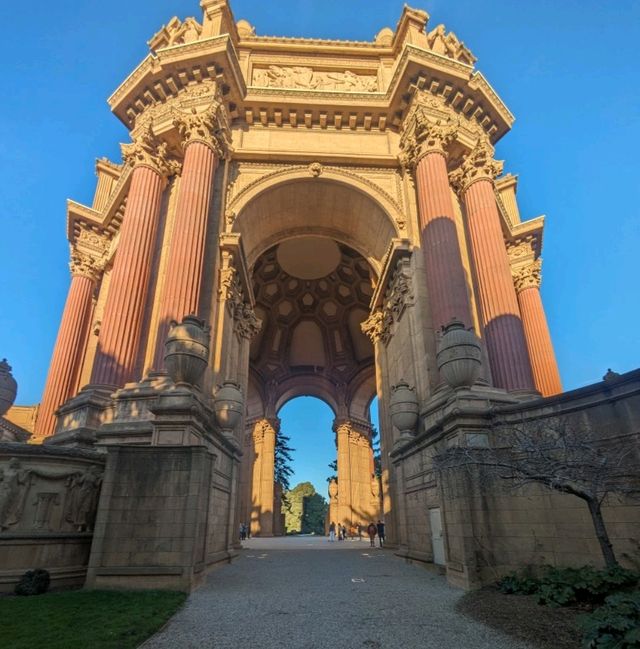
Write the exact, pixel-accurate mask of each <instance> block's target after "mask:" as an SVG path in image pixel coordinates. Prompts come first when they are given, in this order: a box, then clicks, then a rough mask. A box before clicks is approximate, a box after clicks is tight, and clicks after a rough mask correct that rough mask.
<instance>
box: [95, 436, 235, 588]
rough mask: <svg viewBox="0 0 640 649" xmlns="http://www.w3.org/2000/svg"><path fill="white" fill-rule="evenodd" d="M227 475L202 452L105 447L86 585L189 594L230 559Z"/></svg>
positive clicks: (223, 464) (224, 465) (226, 466)
mask: <svg viewBox="0 0 640 649" xmlns="http://www.w3.org/2000/svg"><path fill="white" fill-rule="evenodd" d="M232 470H233V466H232V461H231V460H230V459H229V458H225V457H224V456H222V457H218V456H216V455H215V454H214V453H212V452H211V451H209V450H207V449H206V448H205V447H204V446H156V447H132V446H110V447H109V448H108V452H107V467H106V471H105V483H104V488H103V492H102V496H101V499H100V508H99V515H98V520H97V522H96V541H95V543H94V546H93V548H92V550H91V558H90V562H89V572H88V575H87V586H88V587H89V588H170V589H175V590H178V589H179V590H184V591H187V592H188V591H190V590H191V589H192V588H194V587H195V586H197V585H198V584H199V583H200V581H201V580H202V579H203V578H204V575H205V574H206V568H207V566H209V565H211V564H213V563H216V562H219V561H221V560H229V559H231V557H232V552H231V551H230V549H229V548H230V543H229V541H230V538H231V529H230V524H231V521H230V516H229V512H230V504H231V498H232V493H233V491H232V489H231V482H232V479H233V476H232V473H231V472H232Z"/></svg>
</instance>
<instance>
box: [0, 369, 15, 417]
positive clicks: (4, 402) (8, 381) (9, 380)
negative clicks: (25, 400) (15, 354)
mask: <svg viewBox="0 0 640 649" xmlns="http://www.w3.org/2000/svg"><path fill="white" fill-rule="evenodd" d="M17 391H18V384H17V383H16V380H15V379H14V378H13V374H11V366H10V365H9V363H7V359H6V358H3V359H2V361H0V417H2V416H3V415H4V414H5V413H6V412H7V410H9V408H11V406H12V405H13V402H14V401H15V400H16V393H17Z"/></svg>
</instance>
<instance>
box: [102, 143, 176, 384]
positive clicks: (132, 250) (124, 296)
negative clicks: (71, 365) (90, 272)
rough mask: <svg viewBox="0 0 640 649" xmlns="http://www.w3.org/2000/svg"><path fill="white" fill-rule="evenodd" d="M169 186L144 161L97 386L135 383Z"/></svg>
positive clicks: (105, 327) (127, 216)
mask: <svg viewBox="0 0 640 649" xmlns="http://www.w3.org/2000/svg"><path fill="white" fill-rule="evenodd" d="M130 146H133V145H130ZM164 185H165V179H164V176H163V174H162V172H161V171H160V170H159V169H158V168H157V167H156V166H155V165H154V164H148V163H147V162H146V161H145V160H141V163H140V164H138V166H136V167H135V168H134V170H133V173H132V178H131V187H130V189H129V195H128V197H127V207H126V209H125V213H124V218H123V220H122V225H121V227H120V241H119V245H118V250H117V253H116V257H115V262H114V265H113V272H112V275H111V284H110V289H109V294H108V296H107V301H106V304H105V309H104V315H103V318H102V327H101V329H100V338H99V341H98V353H97V355H96V360H95V364H94V367H93V373H92V376H91V382H92V383H96V384H101V385H113V386H121V385H123V384H124V383H126V382H127V381H130V380H132V378H133V371H134V368H135V366H136V362H137V356H138V350H139V346H140V335H141V330H142V324H143V318H144V312H145V307H146V301H147V294H148V289H149V281H150V276H151V266H152V252H153V248H154V243H155V239H156V232H157V228H158V220H159V216H160V204H161V200H162V191H163V188H164Z"/></svg>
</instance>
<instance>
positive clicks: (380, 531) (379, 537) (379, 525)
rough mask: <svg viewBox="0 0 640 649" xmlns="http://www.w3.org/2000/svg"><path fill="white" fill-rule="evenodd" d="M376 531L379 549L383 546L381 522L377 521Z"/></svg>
mask: <svg viewBox="0 0 640 649" xmlns="http://www.w3.org/2000/svg"><path fill="white" fill-rule="evenodd" d="M376 529H377V531H378V541H379V542H380V547H382V546H383V545H384V523H383V522H382V521H378V524H377V525H376Z"/></svg>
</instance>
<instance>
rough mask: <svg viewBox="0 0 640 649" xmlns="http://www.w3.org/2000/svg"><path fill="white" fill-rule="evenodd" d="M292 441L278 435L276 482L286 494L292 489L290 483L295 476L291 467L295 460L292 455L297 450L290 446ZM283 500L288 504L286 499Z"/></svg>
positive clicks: (275, 467)
mask: <svg viewBox="0 0 640 649" xmlns="http://www.w3.org/2000/svg"><path fill="white" fill-rule="evenodd" d="M290 441H291V440H290V439H289V437H287V435H284V434H283V433H278V435H277V436H276V449H275V466H274V472H275V473H274V475H275V481H276V482H278V483H279V484H281V485H282V491H283V493H285V494H286V492H287V491H289V489H291V484H290V482H289V480H290V478H291V476H292V475H293V468H292V467H291V463H292V462H293V458H292V457H291V454H292V453H293V452H294V451H295V450H296V449H295V448H291V447H290V446H289V442H290ZM283 500H284V501H285V503H286V497H285V498H284V499H283Z"/></svg>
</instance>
